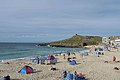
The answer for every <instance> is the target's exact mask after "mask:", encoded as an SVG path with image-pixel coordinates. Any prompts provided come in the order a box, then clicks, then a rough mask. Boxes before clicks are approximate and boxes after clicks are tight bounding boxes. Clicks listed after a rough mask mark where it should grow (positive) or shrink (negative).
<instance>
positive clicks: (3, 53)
mask: <svg viewBox="0 0 120 80" xmlns="http://www.w3.org/2000/svg"><path fill="white" fill-rule="evenodd" d="M82 50H86V48H64V47H50V46H37V43H0V60H10V59H11V60H12V59H19V58H33V57H37V56H47V55H49V54H59V53H64V52H71V53H72V52H77V51H82Z"/></svg>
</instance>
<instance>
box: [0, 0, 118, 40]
mask: <svg viewBox="0 0 120 80" xmlns="http://www.w3.org/2000/svg"><path fill="white" fill-rule="evenodd" d="M119 21H120V0H1V1H0V42H46V41H54V40H61V39H64V38H69V37H71V36H72V35H73V34H75V33H77V34H81V35H100V36H103V35H105V36H106V35H108V36H109V35H119V31H120V27H119V26H120V22H119Z"/></svg>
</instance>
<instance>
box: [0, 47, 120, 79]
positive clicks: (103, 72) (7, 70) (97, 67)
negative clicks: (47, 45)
mask: <svg viewBox="0 0 120 80" xmlns="http://www.w3.org/2000/svg"><path fill="white" fill-rule="evenodd" d="M119 50H120V49H119ZM113 56H116V62H114V61H112V57H113ZM55 57H56V58H58V60H57V63H56V64H55V65H52V66H53V67H55V68H56V69H57V70H55V71H52V70H50V68H51V65H46V64H37V63H33V62H31V61H30V60H29V59H19V60H13V61H5V62H0V78H2V77H3V76H5V75H7V74H9V75H10V78H11V79H12V80H61V79H60V77H61V74H62V72H63V71H64V70H66V71H70V72H71V73H74V72H75V71H77V72H78V73H83V74H84V75H85V77H86V79H87V80H120V76H119V75H120V70H115V69H114V67H118V68H120V62H119V61H120V51H117V50H116V49H113V50H112V51H104V55H100V57H97V56H96V55H95V54H92V53H91V54H89V55H88V56H84V57H81V56H80V52H76V59H75V60H76V61H77V63H78V64H77V65H69V64H68V63H67V60H66V59H64V57H63V56H62V55H59V56H55ZM70 57H73V55H71V56H70ZM66 58H67V56H66ZM105 61H106V62H105ZM25 65H29V66H31V67H32V68H33V69H34V73H32V74H19V73H18V71H19V70H21V68H23V67H24V66H25Z"/></svg>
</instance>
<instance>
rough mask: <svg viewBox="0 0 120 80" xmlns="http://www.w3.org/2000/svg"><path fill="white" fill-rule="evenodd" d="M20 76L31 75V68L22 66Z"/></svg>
mask: <svg viewBox="0 0 120 80" xmlns="http://www.w3.org/2000/svg"><path fill="white" fill-rule="evenodd" d="M19 73H20V74H31V73H33V68H32V67H30V66H24V67H23V68H22V69H21V70H20V71H19Z"/></svg>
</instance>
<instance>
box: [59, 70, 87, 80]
mask: <svg viewBox="0 0 120 80" xmlns="http://www.w3.org/2000/svg"><path fill="white" fill-rule="evenodd" d="M61 80H85V77H84V74H82V73H77V71H75V72H74V74H72V73H71V72H70V71H64V72H63V73H62V78H61Z"/></svg>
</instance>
